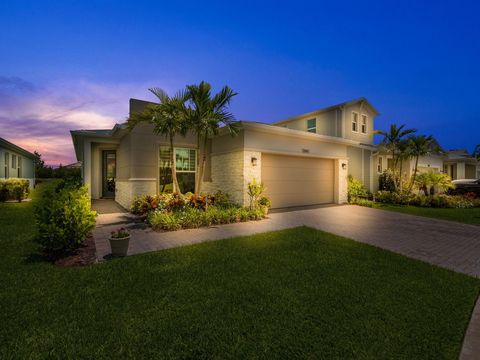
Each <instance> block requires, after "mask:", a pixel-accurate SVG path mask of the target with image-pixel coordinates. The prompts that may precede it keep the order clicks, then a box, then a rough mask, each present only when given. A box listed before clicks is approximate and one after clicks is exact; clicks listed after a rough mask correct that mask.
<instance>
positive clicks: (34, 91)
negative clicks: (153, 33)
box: [0, 76, 149, 165]
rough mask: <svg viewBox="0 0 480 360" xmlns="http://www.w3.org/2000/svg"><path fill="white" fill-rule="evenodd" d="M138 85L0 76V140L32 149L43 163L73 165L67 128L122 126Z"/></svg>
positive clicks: (142, 88) (140, 89)
mask: <svg viewBox="0 0 480 360" xmlns="http://www.w3.org/2000/svg"><path fill="white" fill-rule="evenodd" d="M148 87H149V86H148V85H147V84H143V83H133V84H130V83H128V84H111V83H92V82H88V81H83V80H80V81H78V80H73V79H69V81H56V82H51V83H48V84H42V85H38V84H33V83H31V82H29V81H27V80H25V79H21V78H18V77H3V76H0V136H1V137H3V138H6V139H7V140H9V141H11V142H13V143H15V144H17V145H19V146H21V147H24V148H25V149H27V150H29V151H32V152H33V151H38V152H40V153H41V154H42V156H43V157H44V159H45V161H46V163H47V164H49V165H58V164H60V163H62V164H67V163H72V162H74V161H75V160H76V159H75V155H74V149H73V144H72V141H71V137H70V130H73V129H110V128H112V127H113V126H114V125H115V123H119V122H124V121H125V119H126V117H127V115H128V99H129V98H130V97H139V98H145V97H146V96H147V95H148V93H147V91H146V89H147V88H148Z"/></svg>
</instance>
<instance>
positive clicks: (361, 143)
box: [273, 98, 383, 190]
mask: <svg viewBox="0 0 480 360" xmlns="http://www.w3.org/2000/svg"><path fill="white" fill-rule="evenodd" d="M378 115H379V113H378V111H377V110H376V109H375V107H373V105H372V104H370V102H369V101H368V100H367V99H366V98H359V99H355V100H351V101H347V102H344V103H341V104H338V105H334V106H329V107H327V108H323V109H320V110H316V111H312V112H309V113H306V114H302V115H297V116H294V117H291V118H288V119H285V120H281V121H277V122H275V123H273V125H277V126H282V127H285V128H288V129H293V130H301V131H307V132H310V133H314V134H319V135H324V136H329V137H336V138H342V139H346V140H351V141H352V143H351V144H350V145H348V146H347V149H346V150H347V157H348V163H349V166H348V174H349V175H352V176H353V177H355V178H356V179H359V180H361V181H363V183H364V185H365V186H366V187H367V188H368V189H370V190H375V188H376V186H377V183H378V173H377V171H376V166H375V165H376V162H377V155H376V150H377V147H376V146H375V145H374V144H373V133H374V120H375V117H376V116H378ZM319 141H322V139H319ZM381 170H382V171H383V166H382V169H381Z"/></svg>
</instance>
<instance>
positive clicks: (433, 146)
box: [408, 135, 439, 191]
mask: <svg viewBox="0 0 480 360" xmlns="http://www.w3.org/2000/svg"><path fill="white" fill-rule="evenodd" d="M408 143H409V153H410V155H411V156H412V157H414V158H415V167H414V170H413V176H412V180H411V182H410V191H411V190H412V187H413V185H414V184H415V178H416V176H417V171H418V159H419V158H420V156H425V155H428V154H430V153H432V152H434V151H439V148H438V143H437V141H436V140H435V139H434V138H433V136H431V135H429V136H425V135H412V136H410V137H409V138H408Z"/></svg>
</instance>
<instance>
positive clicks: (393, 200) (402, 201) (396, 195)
mask: <svg viewBox="0 0 480 360" xmlns="http://www.w3.org/2000/svg"><path fill="white" fill-rule="evenodd" d="M414 197H415V195H413V194H411V193H409V192H393V191H386V190H383V191H382V190H380V191H377V192H376V193H375V200H376V201H378V202H381V203H387V204H394V205H408V204H410V202H411V201H412V200H413V199H414Z"/></svg>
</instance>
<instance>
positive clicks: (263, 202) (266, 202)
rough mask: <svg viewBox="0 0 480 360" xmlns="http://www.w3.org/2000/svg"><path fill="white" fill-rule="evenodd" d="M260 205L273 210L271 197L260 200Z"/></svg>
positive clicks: (263, 197)
mask: <svg viewBox="0 0 480 360" xmlns="http://www.w3.org/2000/svg"><path fill="white" fill-rule="evenodd" d="M258 205H260V206H262V207H263V206H264V207H267V208H271V207H272V201H271V200H270V198H269V197H267V196H262V197H261V198H260V199H259V200H258Z"/></svg>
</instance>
